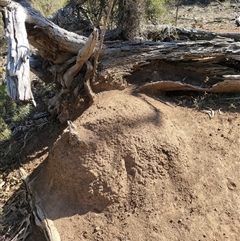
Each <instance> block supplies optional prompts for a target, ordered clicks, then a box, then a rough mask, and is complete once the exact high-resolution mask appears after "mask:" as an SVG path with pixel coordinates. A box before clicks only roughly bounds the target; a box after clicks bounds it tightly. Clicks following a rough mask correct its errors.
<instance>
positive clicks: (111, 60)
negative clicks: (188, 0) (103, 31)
mask: <svg viewBox="0 0 240 241" xmlns="http://www.w3.org/2000/svg"><path fill="white" fill-rule="evenodd" d="M18 2H19V3H16V2H13V1H0V6H2V7H3V9H4V10H5V9H7V10H8V11H10V12H11V11H13V9H14V7H15V9H16V8H18V10H19V11H21V12H23V13H24V14H25V16H26V18H25V25H26V31H27V35H28V39H29V42H30V43H31V45H33V46H34V47H36V48H37V49H38V51H39V54H40V55H41V57H42V58H43V59H45V60H47V61H49V62H50V66H49V68H48V69H47V71H46V68H45V66H44V67H43V66H38V72H39V73H41V75H43V74H42V73H45V72H47V77H48V79H49V76H52V81H54V80H56V81H58V82H59V83H61V84H62V86H63V88H64V89H65V90H64V91H63V92H64V93H66V87H67V89H68V90H67V91H69V89H70V87H71V84H72V82H73V78H74V77H75V76H77V75H78V74H79V73H81V74H82V76H83V77H82V78H83V80H84V79H85V80H86V76H85V75H86V73H87V72H88V75H89V69H91V66H90V65H91V64H93V62H94V53H95V52H96V51H95V49H96V48H97V45H98V44H97V41H95V42H94V44H95V46H94V45H88V43H89V41H88V38H86V37H84V36H79V35H77V34H75V33H72V32H68V31H66V30H64V29H62V28H60V27H58V26H57V25H55V24H54V23H52V22H51V21H49V20H48V19H46V18H44V17H43V16H42V15H41V14H40V13H39V12H38V11H36V10H35V9H33V8H32V7H31V6H30V5H29V4H28V3H27V1H18ZM16 6H17V7H16ZM5 18H6V16H5ZM22 25H23V23H22ZM13 27H15V32H18V31H20V30H21V29H20V28H18V27H17V26H16V25H14V26H13ZM150 30H151V29H150ZM151 31H152V32H154V31H155V32H156V31H157V33H158V34H161V33H162V34H164V36H166V34H170V35H171V36H172V37H171V38H169V39H172V38H174V40H172V41H171V42H154V41H143V40H142V41H141V40H138V41H135V42H122V41H105V45H104V47H103V50H102V53H101V55H100V57H99V65H98V69H97V73H96V74H95V81H94V83H90V84H91V86H92V88H93V89H94V90H95V91H101V90H106V89H123V88H125V87H126V86H127V84H128V83H130V84H136V85H138V86H140V85H146V83H149V82H150V83H151V82H158V83H160V82H165V86H166V83H167V82H176V83H180V85H178V87H177V88H178V89H181V88H183V89H186V86H188V85H191V86H195V87H196V88H195V89H196V90H204V91H205V90H207V91H212V90H213V89H212V87H213V86H215V85H216V84H218V83H221V82H224V83H228V84H225V85H222V86H225V87H226V88H221V91H226V92H228V91H240V87H239V86H238V80H239V70H240V64H239V60H240V58H239V51H240V50H239V46H240V45H239V42H238V40H239V39H240V34H232V33H224V34H218V33H213V32H209V31H200V30H187V29H184V28H172V27H171V28H169V27H166V26H162V27H161V26H157V30H156V27H155V29H153V30H151ZM173 33H174V34H173ZM164 39H166V38H164ZM90 42H91V41H90ZM9 45H11V42H9ZM26 46H27V45H26ZM84 46H85V47H84ZM88 47H89V48H90V49H91V50H90V52H89V54H87V55H84V57H83V58H80V59H79V57H76V56H77V55H78V53H81V52H86V49H88ZM26 49H28V48H26ZM9 52H10V50H9ZM27 54H28V52H27ZM25 59H26V58H25ZM89 60H90V61H89ZM14 61H15V64H16V65H19V66H22V65H23V66H24V64H25V65H26V66H28V65H27V63H28V62H27V61H25V62H24V61H22V58H18V59H14ZM87 61H88V64H87V63H86V62H87ZM89 66H90V67H89ZM32 68H34V66H33V67H32ZM22 69H24V68H22ZM87 70H88V71H87ZM23 72H24V73H23V74H22V75H21V76H24V75H25V76H27V75H28V73H27V72H28V69H27V67H25V71H23ZM44 77H45V76H41V78H42V79H43V80H44ZM50 78H51V77H50ZM59 80H60V81H59ZM62 80H63V81H62ZM26 81H27V82H28V83H30V81H29V80H28V79H27V78H22V79H19V80H18V83H20V84H19V85H18V86H16V85H11V84H8V86H9V93H10V94H11V96H12V97H14V98H15V99H20V100H21V99H24V100H27V99H29V100H30V99H32V96H31V92H30V91H28V92H27V93H29V95H26V94H25V95H24V98H20V97H18V96H17V95H16V94H15V95H14V94H13V93H16V92H17V91H18V92H20V93H21V94H22V92H23V89H24V88H21V87H22V86H24V83H25V82H26ZM7 82H8V83H10V82H11V81H8V80H7ZM13 83H14V82H13ZM231 83H234V87H232V85H231ZM29 86H30V84H29V85H28V87H29ZM82 86H84V85H82ZM85 86H86V85H85ZM151 86H152V87H154V88H159V90H161V88H162V87H161V88H160V85H159V84H156V85H152V84H151ZM161 86H163V85H161ZM172 86H173V85H169V87H168V88H165V89H164V90H166V89H167V90H168V91H170V90H171V87H172ZM14 88H15V90H14ZM25 89H26V88H25ZM27 89H29V88H27ZM73 89H75V88H73ZM140 89H141V88H140ZM145 89H146V88H145ZM148 89H149V88H148ZM13 90H14V91H13ZM141 90H143V88H142V89H141ZM218 90H219V89H215V91H218ZM19 96H21V95H20V94H19ZM58 105H59V104H58Z"/></svg>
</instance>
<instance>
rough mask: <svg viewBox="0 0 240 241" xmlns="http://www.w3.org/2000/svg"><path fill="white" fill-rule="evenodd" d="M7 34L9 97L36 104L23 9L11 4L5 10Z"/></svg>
mask: <svg viewBox="0 0 240 241" xmlns="http://www.w3.org/2000/svg"><path fill="white" fill-rule="evenodd" d="M4 15H5V25H6V28H5V32H6V37H7V41H8V55H7V66H6V82H7V90H8V93H9V95H10V96H11V97H12V98H13V99H14V100H20V101H32V102H33V103H35V102H34V98H33V94H32V91H31V83H30V78H29V71H30V67H29V54H30V50H29V44H28V40H27V33H26V29H25V18H26V15H25V14H24V12H23V8H22V7H21V6H19V5H18V4H16V3H14V2H11V3H10V5H9V8H8V7H5V8H4Z"/></svg>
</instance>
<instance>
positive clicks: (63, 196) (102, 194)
mask: <svg viewBox="0 0 240 241" xmlns="http://www.w3.org/2000/svg"><path fill="white" fill-rule="evenodd" d="M73 124H74V127H73V129H74V132H73V134H74V138H76V140H77V141H75V142H71V141H69V140H71V138H72V135H73V134H71V135H70V133H69V132H68V131H65V132H63V134H62V135H60V136H59V138H58V139H57V140H56V142H55V144H54V145H53V147H52V148H51V151H50V153H49V156H48V158H47V159H46V160H45V161H44V162H43V164H42V165H41V166H40V167H39V168H38V170H36V171H35V172H34V173H33V177H34V179H33V187H34V192H35V194H36V195H37V196H38V198H39V200H40V204H41V206H42V207H43V208H44V210H45V212H46V215H47V217H48V218H49V219H51V220H53V222H54V224H55V226H56V228H57V229H58V231H59V233H60V236H61V239H62V240H105V241H108V240H109V241H110V240H111V241H113V240H122V241H123V240H131V241H135V240H146V241H147V240H148V241H149V240H168V241H169V240H238V237H239V234H240V231H239V230H240V219H239V217H240V208H239V207H240V199H239V194H240V188H239V186H240V182H239V178H238V177H239V174H240V171H239V170H240V162H239V144H240V136H239V126H240V117H239V114H235V113H221V115H220V112H219V114H218V115H215V116H214V118H212V119H210V118H209V116H208V115H206V114H205V113H201V112H198V111H196V110H193V109H187V108H183V107H180V106H173V105H166V104H165V103H162V102H160V101H158V99H157V98H156V97H151V96H147V95H145V94H137V95H134V94H133V93H131V91H130V90H125V91H109V92H103V93H101V94H99V95H98V98H97V99H96V101H95V102H94V104H93V105H92V106H91V107H90V108H89V109H87V110H86V111H85V112H84V113H83V115H82V116H80V117H79V118H78V119H76V120H75V121H74V122H73ZM69 138H70V139H69ZM29 240H36V239H34V237H29Z"/></svg>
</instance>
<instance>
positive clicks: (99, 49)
mask: <svg viewBox="0 0 240 241" xmlns="http://www.w3.org/2000/svg"><path fill="white" fill-rule="evenodd" d="M113 2H114V0H111V1H110V3H109V8H108V11H107V17H106V18H105V19H104V24H103V30H102V33H101V37H100V43H99V48H98V50H97V53H96V56H95V58H94V63H93V76H92V80H91V81H92V82H95V77H96V70H97V66H98V59H99V56H100V53H101V51H102V47H103V41H104V37H105V34H106V30H107V24H108V22H109V18H110V14H111V11H112V7H113Z"/></svg>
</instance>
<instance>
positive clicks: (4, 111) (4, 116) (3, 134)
mask: <svg viewBox="0 0 240 241" xmlns="http://www.w3.org/2000/svg"><path fill="white" fill-rule="evenodd" d="M30 110H31V105H30V104H27V105H21V104H17V103H15V102H14V101H13V100H12V99H11V98H10V97H9V96H8V94H7V91H6V86H5V84H0V141H4V140H7V139H9V138H10V136H11V130H10V126H11V125H12V124H13V123H14V122H18V121H22V120H24V118H25V117H26V116H27V115H28V114H29V113H30Z"/></svg>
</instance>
